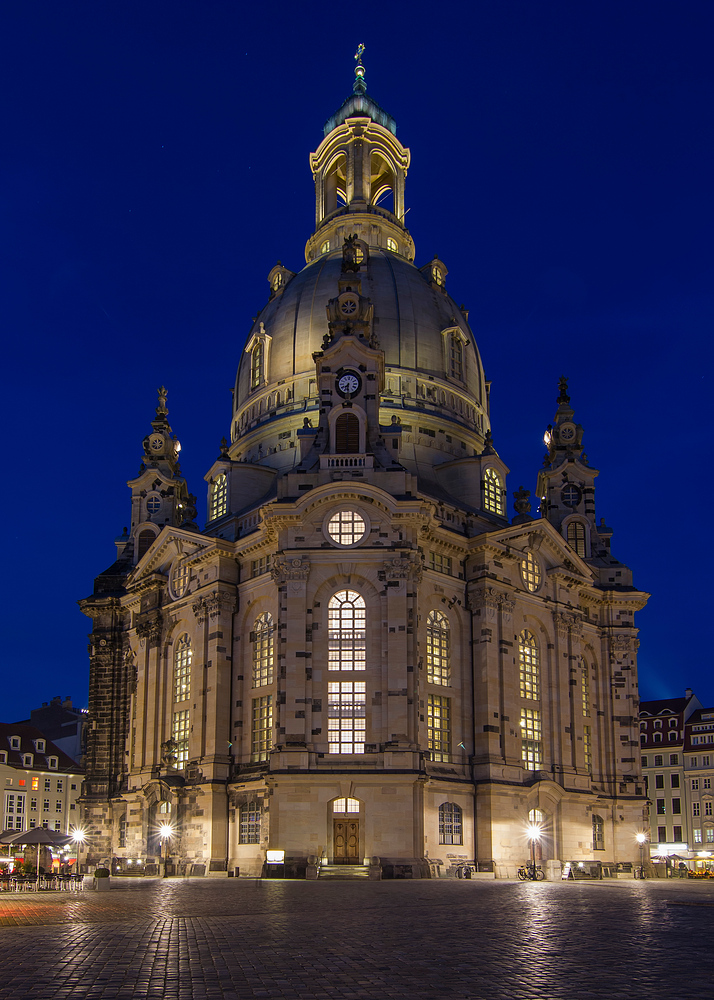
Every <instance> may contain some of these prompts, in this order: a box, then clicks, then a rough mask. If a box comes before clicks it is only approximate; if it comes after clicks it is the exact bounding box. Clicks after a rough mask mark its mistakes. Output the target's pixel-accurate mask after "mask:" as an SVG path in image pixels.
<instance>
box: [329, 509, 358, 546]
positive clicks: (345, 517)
mask: <svg viewBox="0 0 714 1000" xmlns="http://www.w3.org/2000/svg"><path fill="white" fill-rule="evenodd" d="M366 531H367V525H366V524H365V520H364V518H363V517H362V515H361V514H359V513H358V512H357V511H356V510H351V509H348V510H340V511H338V512H337V513H336V514H333V515H332V517H331V518H330V519H329V521H328V522H327V534H328V535H329V536H330V538H331V539H332V541H333V542H336V543H337V544H338V545H356V544H357V542H359V541H360V540H361V539H362V538H364V536H365V533H366Z"/></svg>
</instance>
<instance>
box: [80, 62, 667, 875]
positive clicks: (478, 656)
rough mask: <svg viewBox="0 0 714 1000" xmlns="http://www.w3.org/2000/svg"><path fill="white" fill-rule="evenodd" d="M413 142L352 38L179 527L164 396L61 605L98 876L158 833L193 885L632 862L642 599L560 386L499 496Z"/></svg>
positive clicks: (175, 453)
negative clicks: (425, 209) (125, 488)
mask: <svg viewBox="0 0 714 1000" xmlns="http://www.w3.org/2000/svg"><path fill="white" fill-rule="evenodd" d="M409 161H410V154H409V150H408V149H406V148H405V147H404V146H403V145H402V143H401V142H400V140H399V139H398V138H397V127H396V123H395V121H394V119H393V118H391V117H390V115H389V114H387V112H386V111H384V110H383V109H382V108H381V107H380V106H379V105H378V104H376V103H375V102H374V101H373V100H372V99H371V97H369V96H368V94H367V91H366V85H365V77H364V67H363V65H362V61H361V57H360V58H359V59H358V63H357V69H356V79H355V83H354V87H353V92H352V94H351V95H350V96H349V97H348V99H347V100H346V101H345V102H344V104H343V105H342V107H341V108H340V109H339V110H338V111H337V112H336V113H335V114H334V115H333V116H332V117H331V118H330V119H329V120H328V121H327V123H326V125H325V128H324V137H323V139H322V142H321V143H320V145H319V146H318V148H317V150H316V152H314V153H312V154H311V156H310V166H311V169H312V174H313V177H314V182H315V202H316V204H315V231H314V232H313V234H312V235H311V236H310V237H309V239H308V241H307V245H306V248H305V257H306V261H307V263H306V265H305V266H304V267H303V268H302V270H300V271H297V272H294V271H291V270H290V269H289V268H287V267H285V266H283V265H282V264H280V263H278V264H277V265H276V266H275V267H273V268H272V270H271V271H270V272H269V274H268V283H269V295H268V300H267V302H266V304H265V306H264V307H263V309H262V310H261V311H260V314H259V315H258V316H257V317H256V319H255V321H254V322H253V324H252V326H251V327H250V329H249V331H248V337H247V342H246V345H245V348H244V349H243V351H242V353H241V355H240V357H239V358H236V362H237V376H236V381H235V390H234V396H233V409H232V415H231V422H230V432H229V434H228V435H227V437H228V439H229V440H226V439H225V438H224V440H223V443H222V446H221V449H220V454H219V455H218V457H217V459H216V460H215V462H214V463H213V465H212V466H211V468H210V469H209V470H208V472H207V474H206V477H205V478H206V482H207V495H208V511H207V515H208V519H207V522H206V524H205V526H204V527H202V528H201V527H199V525H198V524H197V523H196V516H197V512H196V505H195V504H196V499H195V497H194V496H192V495H191V494H190V492H189V487H188V484H187V483H186V481H185V479H184V478H183V477H182V475H181V472H180V468H179V464H178V458H179V450H180V446H179V444H178V441H177V440H176V437H175V436H174V434H173V432H172V429H171V427H170V426H169V421H168V409H167V392H166V390H165V389H163V388H162V389H160V390H159V398H158V406H157V408H156V414H155V419H154V420H153V421H151V426H150V430H149V433H148V434H147V436H146V437H145V439H144V441H143V454H142V456H141V466H140V469H139V472H138V474H137V475H136V476H135V478H133V479H131V480H130V481H129V484H128V485H129V488H130V491H131V527H130V528H129V529H126V530H125V532H124V534H123V535H122V536H121V537H120V538H119V539H117V548H118V557H117V561H116V562H115V563H114V564H113V565H112V566H111V567H110V568H109V569H107V570H106V571H105V572H104V573H102V574H100V575H99V576H98V577H97V579H96V582H95V589H94V593H93V594H92V596H90V597H88V598H86V599H85V600H83V601H81V602H80V604H81V607H82V610H83V611H84V612H85V614H87V615H88V616H90V617H91V619H92V622H93V631H92V633H91V636H90V701H89V712H90V716H89V725H88V730H87V757H86V763H87V779H86V782H85V784H84V787H83V794H82V799H81V804H82V810H83V821H84V825H85V829H86V835H87V843H88V852H89V853H88V856H87V860H88V862H89V863H90V864H91V863H92V862H97V861H100V860H103V859H106V858H109V857H114V858H116V859H118V860H117V863H118V864H119V865H120V866H126V865H128V864H129V862H130V861H131V863H132V864H136V863H137V862H140V863H141V865H144V866H147V869H146V870H155V869H152V868H150V867H148V866H155V865H157V864H158V862H159V860H160V858H161V854H162V840H161V832H162V824H164V827H165V828H164V830H163V832H164V834H165V835H166V834H169V838H168V840H167V841H166V843H165V844H164V845H163V846H164V849H165V854H166V855H167V856H168V858H169V860H170V864H171V865H174V866H176V867H175V868H174V869H173V870H175V871H185V872H187V873H189V874H191V873H193V874H199V873H205V874H206V875H209V874H212V875H224V876H225V875H227V874H231V875H233V874H235V873H238V872H239V873H240V875H260V874H265V873H266V872H267V870H268V868H267V866H266V862H267V861H268V860H270V859H272V858H275V857H277V858H278V859H279V858H280V857H281V854H280V852H284V868H280V869H278V871H280V872H284V873H285V874H286V875H289V876H293V877H308V878H311V877H317V876H324V875H326V874H328V873H329V872H330V871H334V870H335V869H334V868H333V867H332V866H347V865H349V866H351V868H350V871H351V872H352V873H353V874H355V875H358V874H359V875H363V876H368V875H369V876H371V877H382V878H390V877H392V878H395V877H402V878H403V877H408V878H417V877H434V876H438V875H444V874H446V873H447V872H449V871H450V870H451V871H453V870H454V868H455V865H456V864H457V863H458V862H459V861H463V860H469V861H475V862H476V863H477V864H478V867H479V870H480V871H483V872H493V873H494V874H495V876H496V877H509V876H510V877H512V876H513V875H514V874H515V870H516V868H517V867H518V866H519V865H520V864H522V863H523V862H524V861H525V860H526V859H527V857H528V856H529V853H530V850H531V846H532V847H533V849H534V852H535V854H536V857H537V858H539V859H540V861H541V863H542V865H543V867H544V870H545V871H546V873H547V874H548V875H549V877H559V876H560V871H561V863H562V862H566V861H570V862H577V861H578V860H583V861H592V860H599V861H601V862H603V863H607V864H609V865H611V866H615V865H617V863H619V862H632V861H634V860H635V859H636V858H637V842H636V839H635V838H636V834H637V833H638V832H640V831H642V830H644V829H647V827H648V821H647V819H646V798H645V794H644V788H643V783H642V777H641V766H640V753H639V750H638V747H639V735H638V704H639V698H638V689H637V666H636V663H637V659H636V656H637V645H638V641H637V638H636V636H637V629H636V628H635V624H634V614H635V612H636V611H638V610H639V609H640V608H642V607H643V606H644V604H645V602H646V600H647V596H648V595H647V594H645V593H643V592H642V591H639V590H637V589H635V587H634V586H633V584H632V574H631V571H630V570H629V569H628V568H627V567H626V566H624V565H623V564H622V563H621V562H619V561H618V560H617V559H616V558H615V557H614V556H612V555H611V552H610V539H611V534H612V532H611V530H610V528H608V527H606V526H605V524H604V522H603V521H602V520H601V521H600V522H599V523H598V522H597V520H596V516H595V478H596V476H597V475H598V472H597V470H596V469H594V468H592V467H591V466H590V465H589V463H588V461H587V459H586V457H585V455H584V454H583V449H582V438H583V428H582V427H581V426H580V425H579V424H578V423H576V422H575V413H574V410H573V407H572V406H571V401H570V397H569V395H568V388H567V382H566V380H565V379H564V378H563V379H561V380H560V385H559V390H558V396H557V403H556V412H555V418H554V421H553V424H552V425H551V426H549V427H548V430H547V432H546V437H545V441H546V447H547V455H546V458H545V460H544V463H543V467H542V468H541V469H540V471H539V472H538V475H537V489H536V493H537V505H538V509H537V510H531V502H530V499H529V492H528V491H527V490H524V489H522V488H521V489H518V490H516V491H515V493H514V497H515V503H514V508H515V516H513V517H512V518H510V519H509V516H508V510H507V496H508V494H507V490H506V477H507V474H508V469H507V467H506V465H505V463H504V461H503V460H502V458H501V457H500V455H499V454H498V452H497V451H496V447H495V443H494V441H495V438H496V437H497V435H496V434H493V435H492V428H491V422H490V416H489V391H490V382H489V381H488V380H487V378H486V374H485V372H484V370H483V366H482V363H481V357H480V355H479V351H478V347H477V344H476V340H475V337H474V333H473V331H472V330H471V328H470V326H469V323H468V314H467V313H466V312H465V311H464V309H463V308H460V307H459V306H457V305H456V302H455V301H454V299H452V297H451V295H450V293H449V290H448V281H447V275H448V272H447V268H446V265H445V264H444V262H443V261H442V260H440V259H438V258H434V259H433V260H430V261H427V262H426V263H423V264H417V263H416V262H415V259H416V251H415V247H414V243H413V240H412V238H411V236H410V234H409V232H408V230H407V229H406V228H405V225H404V217H405V205H404V194H405V182H406V177H407V171H408V168H409ZM504 381H506V380H505V379H504ZM593 391H595V390H594V389H593ZM544 418H545V419H544V423H545V422H546V419H547V415H545V414H544ZM496 430H497V429H496ZM534 471H535V470H534ZM167 828H170V829H167ZM531 841H533V843H531ZM269 852H271V853H270V857H269ZM272 852H278V853H277V854H272ZM338 870H339V869H338Z"/></svg>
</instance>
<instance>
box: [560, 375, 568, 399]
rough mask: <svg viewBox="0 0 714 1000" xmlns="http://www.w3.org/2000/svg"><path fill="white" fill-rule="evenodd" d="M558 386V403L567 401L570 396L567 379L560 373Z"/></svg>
mask: <svg viewBox="0 0 714 1000" xmlns="http://www.w3.org/2000/svg"><path fill="white" fill-rule="evenodd" d="M558 388H559V389H560V395H559V396H558V404H560V403H569V402H570V396H569V395H568V380H567V378H566V377H565V375H561V376H560V378H559V379H558Z"/></svg>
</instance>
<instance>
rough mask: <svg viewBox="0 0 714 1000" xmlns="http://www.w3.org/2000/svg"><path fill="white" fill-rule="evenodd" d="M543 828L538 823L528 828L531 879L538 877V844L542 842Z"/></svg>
mask: <svg viewBox="0 0 714 1000" xmlns="http://www.w3.org/2000/svg"><path fill="white" fill-rule="evenodd" d="M540 837H541V828H540V826H538V824H537V823H531V824H530V826H529V827H528V839H529V840H530V842H531V878H532V879H535V877H536V856H535V854H536V843H537V841H539V840H540Z"/></svg>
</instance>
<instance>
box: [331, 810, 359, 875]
mask: <svg viewBox="0 0 714 1000" xmlns="http://www.w3.org/2000/svg"><path fill="white" fill-rule="evenodd" d="M333 824H334V827H333V840H332V844H333V858H334V863H335V864H336V865H358V864H360V856H359V820H358V819H334V820H333Z"/></svg>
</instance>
